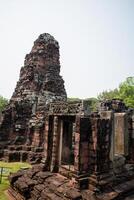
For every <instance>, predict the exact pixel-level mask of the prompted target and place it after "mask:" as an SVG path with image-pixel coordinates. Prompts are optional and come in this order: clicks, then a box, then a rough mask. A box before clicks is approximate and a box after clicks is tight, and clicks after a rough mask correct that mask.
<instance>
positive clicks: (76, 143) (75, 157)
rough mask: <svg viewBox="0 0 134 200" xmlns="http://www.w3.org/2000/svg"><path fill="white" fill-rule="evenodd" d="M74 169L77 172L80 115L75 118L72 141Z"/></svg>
mask: <svg viewBox="0 0 134 200" xmlns="http://www.w3.org/2000/svg"><path fill="white" fill-rule="evenodd" d="M74 143H75V144H74V170H75V172H76V173H79V156H80V116H79V115H78V116H77V115H76V119H75V142H74Z"/></svg>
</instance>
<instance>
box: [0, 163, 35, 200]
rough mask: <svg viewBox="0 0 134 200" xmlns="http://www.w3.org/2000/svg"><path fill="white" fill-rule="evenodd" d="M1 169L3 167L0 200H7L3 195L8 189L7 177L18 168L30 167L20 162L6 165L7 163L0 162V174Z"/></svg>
mask: <svg viewBox="0 0 134 200" xmlns="http://www.w3.org/2000/svg"><path fill="white" fill-rule="evenodd" d="M1 167H5V169H4V171H3V176H2V182H1V184H0V200H8V199H7V197H6V195H5V194H4V192H5V190H7V189H8V187H9V181H8V175H9V174H10V173H11V172H12V173H13V172H17V171H18V170H19V169H20V168H23V167H29V168H30V167H31V165H29V164H28V163H21V162H12V163H7V162H1V161H0V172H1Z"/></svg>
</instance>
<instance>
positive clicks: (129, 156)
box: [0, 33, 134, 200]
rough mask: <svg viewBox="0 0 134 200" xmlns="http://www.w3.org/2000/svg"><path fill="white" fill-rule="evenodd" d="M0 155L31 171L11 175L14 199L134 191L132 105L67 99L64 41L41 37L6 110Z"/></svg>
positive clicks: (103, 197)
mask: <svg viewBox="0 0 134 200" xmlns="http://www.w3.org/2000/svg"><path fill="white" fill-rule="evenodd" d="M0 139H1V140H0V145H1V146H0V147H1V152H0V153H1V155H0V156H1V159H4V160H6V161H16V160H18V161H27V162H31V163H32V164H35V163H39V164H35V165H33V167H32V169H27V170H20V171H18V172H17V173H15V174H12V175H11V176H10V177H9V180H10V184H11V186H10V188H9V190H8V191H9V194H10V195H12V197H14V199H16V200H25V199H26V200H54V199H55V200H62V199H64V200H68V199H72V200H80V199H83V200H110V199H111V200H112V199H114V200H117V199H126V200H129V199H133V198H134V196H133V194H134V110H132V109H127V108H126V106H125V104H124V103H123V101H122V100H119V99H113V100H107V101H105V102H101V104H100V106H99V109H98V111H97V112H94V113H92V112H91V111H90V108H89V106H88V102H87V101H84V100H83V101H74V102H68V101H67V94H66V91H65V88H64V81H63V79H62V77H61V76H60V61H59V44H58V42H57V41H56V40H55V39H54V38H53V37H52V36H51V35H49V34H46V33H45V34H41V35H40V36H39V38H38V39H37V40H36V41H35V42H34V46H33V48H32V50H31V52H30V54H28V55H26V58H25V62H24V67H22V68H21V71H20V78H19V81H18V82H17V86H16V89H15V91H14V93H13V96H12V98H11V100H10V102H9V105H8V106H7V108H6V109H5V110H4V112H3V118H2V120H1V127H0Z"/></svg>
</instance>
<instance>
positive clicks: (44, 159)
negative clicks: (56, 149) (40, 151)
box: [43, 117, 49, 166]
mask: <svg viewBox="0 0 134 200" xmlns="http://www.w3.org/2000/svg"><path fill="white" fill-rule="evenodd" d="M48 133H49V117H46V118H45V128H44V157H43V163H44V164H45V165H46V166H47V159H48Z"/></svg>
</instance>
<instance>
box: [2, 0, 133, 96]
mask: <svg viewBox="0 0 134 200" xmlns="http://www.w3.org/2000/svg"><path fill="white" fill-rule="evenodd" d="M45 32H47V33H50V34H51V35H53V36H54V37H55V39H56V40H58V42H59V45H60V61H61V75H62V76H63V78H64V80H65V87H66V90H67V94H68V96H69V97H80V98H86V97H93V96H97V94H99V93H100V92H102V91H103V90H109V89H114V88H116V87H118V85H119V83H120V82H122V81H124V80H125V79H126V77H129V76H134V1H133V0H12V1H11V0H0V55H1V57H0V58H1V59H0V94H1V95H3V96H4V97H7V98H10V96H11V95H12V93H13V91H14V88H15V86H16V82H17V81H18V79H19V71H20V68H21V66H23V64H24V58H25V55H26V54H27V53H29V52H30V50H31V48H32V46H33V42H34V40H35V39H36V38H37V37H38V35H39V34H41V33H45Z"/></svg>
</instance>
